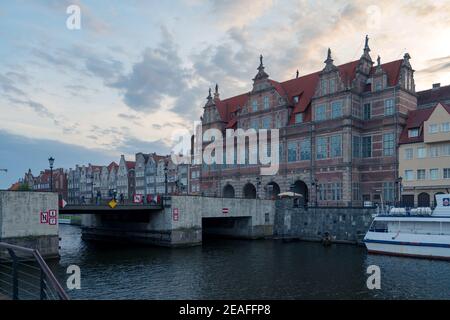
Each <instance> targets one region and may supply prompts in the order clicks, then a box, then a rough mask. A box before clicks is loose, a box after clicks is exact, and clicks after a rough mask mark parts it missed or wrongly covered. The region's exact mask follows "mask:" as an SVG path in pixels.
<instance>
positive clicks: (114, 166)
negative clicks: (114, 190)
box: [108, 161, 119, 171]
mask: <svg viewBox="0 0 450 320" xmlns="http://www.w3.org/2000/svg"><path fill="white" fill-rule="evenodd" d="M118 167H119V165H118V164H117V163H115V162H114V161H113V162H111V163H110V164H109V165H108V171H111V170H112V169H113V168H114V169H117V168H118Z"/></svg>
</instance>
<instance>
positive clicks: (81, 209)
mask: <svg viewBox="0 0 450 320" xmlns="http://www.w3.org/2000/svg"><path fill="white" fill-rule="evenodd" d="M158 210H162V205H158V204H145V205H143V204H126V205H117V206H116V207H115V208H111V207H110V206H108V205H66V206H65V207H64V208H60V209H59V213H60V214H65V213H79V214H93V213H94V214H97V213H121V212H122V213H125V212H127V213H129V212H135V213H148V212H152V211H158Z"/></svg>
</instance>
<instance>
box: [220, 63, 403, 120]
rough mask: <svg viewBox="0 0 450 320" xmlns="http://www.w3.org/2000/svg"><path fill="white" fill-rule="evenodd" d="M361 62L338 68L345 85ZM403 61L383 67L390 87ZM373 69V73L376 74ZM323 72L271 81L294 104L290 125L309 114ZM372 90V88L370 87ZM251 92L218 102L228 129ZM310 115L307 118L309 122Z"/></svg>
mask: <svg viewBox="0 0 450 320" xmlns="http://www.w3.org/2000/svg"><path fill="white" fill-rule="evenodd" d="M359 61H360V60H355V61H352V62H349V63H345V64H342V65H340V66H337V68H338V70H339V73H340V76H341V79H342V81H343V82H344V84H350V83H351V81H352V80H353V79H354V78H355V76H356V69H357V67H358V64H359ZM402 61H403V60H396V61H392V62H388V63H385V64H382V65H381V68H382V69H383V70H384V71H385V72H386V73H387V76H388V80H389V85H390V86H394V85H396V84H397V83H398V79H399V75H400V67H401V65H402ZM375 68H376V67H373V68H372V70H371V73H374V72H375ZM320 72H321V71H318V72H314V73H311V74H307V75H304V76H302V77H299V78H295V79H291V80H287V81H284V82H277V81H275V80H271V79H269V81H270V82H271V84H272V85H273V86H274V88H275V90H277V92H278V93H279V94H280V95H281V96H282V97H285V98H287V99H288V101H289V103H292V104H293V107H294V110H293V112H292V115H291V119H290V120H289V124H293V123H294V122H295V114H296V113H299V112H307V108H308V106H309V105H310V104H311V99H312V97H313V96H314V94H315V90H316V87H317V84H318V82H319V75H320ZM369 88H370V87H369ZM249 95H250V92H247V93H244V94H241V95H238V96H235V97H231V98H228V99H225V100H216V101H215V102H216V106H217V110H218V112H219V115H220V117H221V119H222V121H223V122H226V123H227V126H226V127H227V128H233V127H235V125H236V121H237V120H236V119H235V118H233V117H231V113H233V112H236V111H237V110H238V109H240V108H242V106H244V105H246V104H247V101H248V98H249ZM296 96H299V100H298V102H297V103H294V97H296ZM308 118H309V115H306V116H305V120H307V121H308Z"/></svg>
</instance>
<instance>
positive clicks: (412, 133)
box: [408, 128, 419, 138]
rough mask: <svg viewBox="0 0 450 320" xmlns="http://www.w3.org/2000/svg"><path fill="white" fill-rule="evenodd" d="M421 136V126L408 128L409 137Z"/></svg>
mask: <svg viewBox="0 0 450 320" xmlns="http://www.w3.org/2000/svg"><path fill="white" fill-rule="evenodd" d="M418 136H419V128H412V129H409V130H408V138H416V137H418Z"/></svg>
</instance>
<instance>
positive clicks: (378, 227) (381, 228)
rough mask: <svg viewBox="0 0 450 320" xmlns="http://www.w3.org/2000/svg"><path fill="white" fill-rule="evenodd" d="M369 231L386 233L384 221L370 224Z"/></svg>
mask: <svg viewBox="0 0 450 320" xmlns="http://www.w3.org/2000/svg"><path fill="white" fill-rule="evenodd" d="M369 231H371V232H388V225H387V222H386V221H377V220H375V221H374V222H372V225H371V226H370V229H369Z"/></svg>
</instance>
